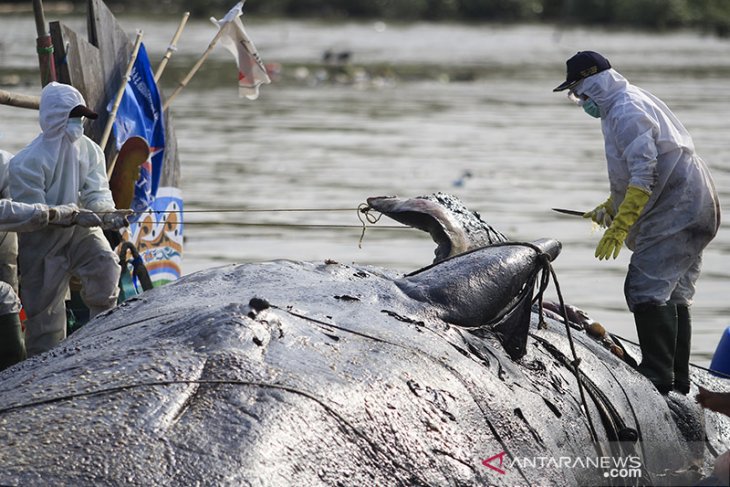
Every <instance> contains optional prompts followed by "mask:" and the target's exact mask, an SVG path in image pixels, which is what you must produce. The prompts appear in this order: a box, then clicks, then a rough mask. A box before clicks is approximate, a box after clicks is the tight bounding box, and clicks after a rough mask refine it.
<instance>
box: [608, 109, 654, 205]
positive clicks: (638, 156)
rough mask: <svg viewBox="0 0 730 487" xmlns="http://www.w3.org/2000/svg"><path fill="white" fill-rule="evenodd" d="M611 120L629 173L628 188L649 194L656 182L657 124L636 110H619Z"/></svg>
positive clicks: (649, 116) (641, 111)
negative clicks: (632, 187) (616, 115)
mask: <svg viewBox="0 0 730 487" xmlns="http://www.w3.org/2000/svg"><path fill="white" fill-rule="evenodd" d="M621 108H622V114H621V116H619V117H616V118H615V119H614V134H615V137H616V141H617V144H618V146H619V148H620V152H621V155H622V157H623V159H624V160H625V161H626V165H627V167H628V170H629V174H630V179H629V186H634V187H637V188H640V189H642V190H644V191H645V192H646V193H649V194H651V192H652V191H653V190H654V186H655V185H656V182H657V158H658V156H659V154H658V151H657V142H656V141H657V137H658V136H659V122H658V121H657V120H656V119H654V118H653V117H652V116H651V115H650V114H649V113H647V112H645V111H644V110H642V109H640V108H638V107H636V106H630V107H621Z"/></svg>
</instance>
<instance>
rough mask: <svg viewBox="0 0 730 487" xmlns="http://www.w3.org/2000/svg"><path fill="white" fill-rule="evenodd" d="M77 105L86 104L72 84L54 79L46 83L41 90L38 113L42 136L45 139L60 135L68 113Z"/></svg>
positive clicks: (66, 121) (64, 127)
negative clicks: (65, 83)
mask: <svg viewBox="0 0 730 487" xmlns="http://www.w3.org/2000/svg"><path fill="white" fill-rule="evenodd" d="M79 105H86V101H84V97H83V96H82V95H81V93H79V90H77V89H76V88H74V87H73V86H70V85H64V84H61V83H56V82H55V81H53V82H51V83H49V84H48V85H46V87H45V88H43V91H42V92H41V103H40V113H39V122H40V125H41V130H43V137H44V138H45V139H47V140H50V139H56V138H60V137H62V136H63V135H64V133H65V131H66V125H67V124H68V116H69V113H71V110H73V109H74V108H75V107H77V106H79Z"/></svg>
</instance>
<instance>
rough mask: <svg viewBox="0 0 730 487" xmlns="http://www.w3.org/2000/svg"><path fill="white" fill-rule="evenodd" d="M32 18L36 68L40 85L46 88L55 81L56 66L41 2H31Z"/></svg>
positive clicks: (37, 0) (36, 0)
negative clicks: (38, 69) (39, 72)
mask: <svg viewBox="0 0 730 487" xmlns="http://www.w3.org/2000/svg"><path fill="white" fill-rule="evenodd" d="M33 16H34V17H35V30H36V35H37V36H38V37H37V38H36V51H37V52H38V66H39V68H40V71H41V85H42V86H46V85H47V84H48V83H50V82H51V81H56V65H55V63H54V61H53V41H52V40H51V35H50V34H49V33H48V30H47V29H46V17H45V14H44V13H43V2H42V1H41V0H33Z"/></svg>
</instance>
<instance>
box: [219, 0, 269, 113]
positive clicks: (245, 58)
mask: <svg viewBox="0 0 730 487" xmlns="http://www.w3.org/2000/svg"><path fill="white" fill-rule="evenodd" d="M242 10H243V2H239V3H238V4H236V6H235V7H233V8H232V9H231V10H230V11H229V12H228V13H227V14H226V16H225V17H223V18H222V19H221V20H216V19H215V18H213V17H211V18H210V20H211V21H212V22H213V23H214V24H216V25H217V26H218V28H219V29H220V30H222V31H223V35H222V36H221V38H220V43H221V44H222V45H223V47H225V48H226V49H228V50H229V51H231V53H232V54H233V56H234V57H235V58H236V64H237V65H238V95H239V96H245V97H246V98H248V99H249V100H255V99H256V98H258V97H259V86H260V85H263V84H268V83H271V80H270V79H269V75H268V74H267V73H266V68H265V67H264V63H263V62H262V61H261V58H260V57H259V53H258V52H257V51H256V46H254V45H253V42H251V39H249V38H248V36H247V35H246V31H245V30H244V29H243V23H242V22H241V19H240V18H239V17H240V16H241V12H242Z"/></svg>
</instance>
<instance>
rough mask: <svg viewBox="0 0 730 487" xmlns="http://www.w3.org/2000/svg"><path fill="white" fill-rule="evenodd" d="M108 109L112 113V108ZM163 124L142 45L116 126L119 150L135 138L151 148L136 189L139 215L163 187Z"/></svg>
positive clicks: (135, 197) (136, 203)
mask: <svg viewBox="0 0 730 487" xmlns="http://www.w3.org/2000/svg"><path fill="white" fill-rule="evenodd" d="M109 109H110V110H111V107H109ZM163 120H164V116H163V113H162V103H161V99H160V92H159V91H158V89H157V84H156V83H155V77H154V74H153V73H152V67H151V66H150V60H149V57H147V50H146V49H145V47H144V44H142V45H141V46H140V47H139V54H138V55H137V59H136V60H135V62H134V66H133V68H132V72H131V73H130V76H129V81H128V82H127V85H126V87H125V89H124V96H123V97H122V101H121V103H120V105H119V108H118V110H117V118H116V119H115V120H114V125H113V127H114V137H115V139H116V144H117V150H119V149H120V148H121V147H122V145H123V144H124V142H125V141H126V140H127V139H128V138H129V137H132V136H135V135H137V136H140V137H143V138H144V139H145V140H146V141H147V143H148V144H149V145H150V158H149V159H148V160H147V161H146V162H145V163H144V164H142V167H141V168H140V176H139V179H138V180H137V182H136V184H135V187H134V198H133V200H132V204H131V208H132V210H134V211H136V212H141V211H144V210H145V209H147V208H148V207H149V206H150V205H151V204H152V202H153V201H154V199H155V195H156V194H157V188H158V186H159V184H160V177H161V175H162V162H163V159H164V151H165V126H164V123H163Z"/></svg>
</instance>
